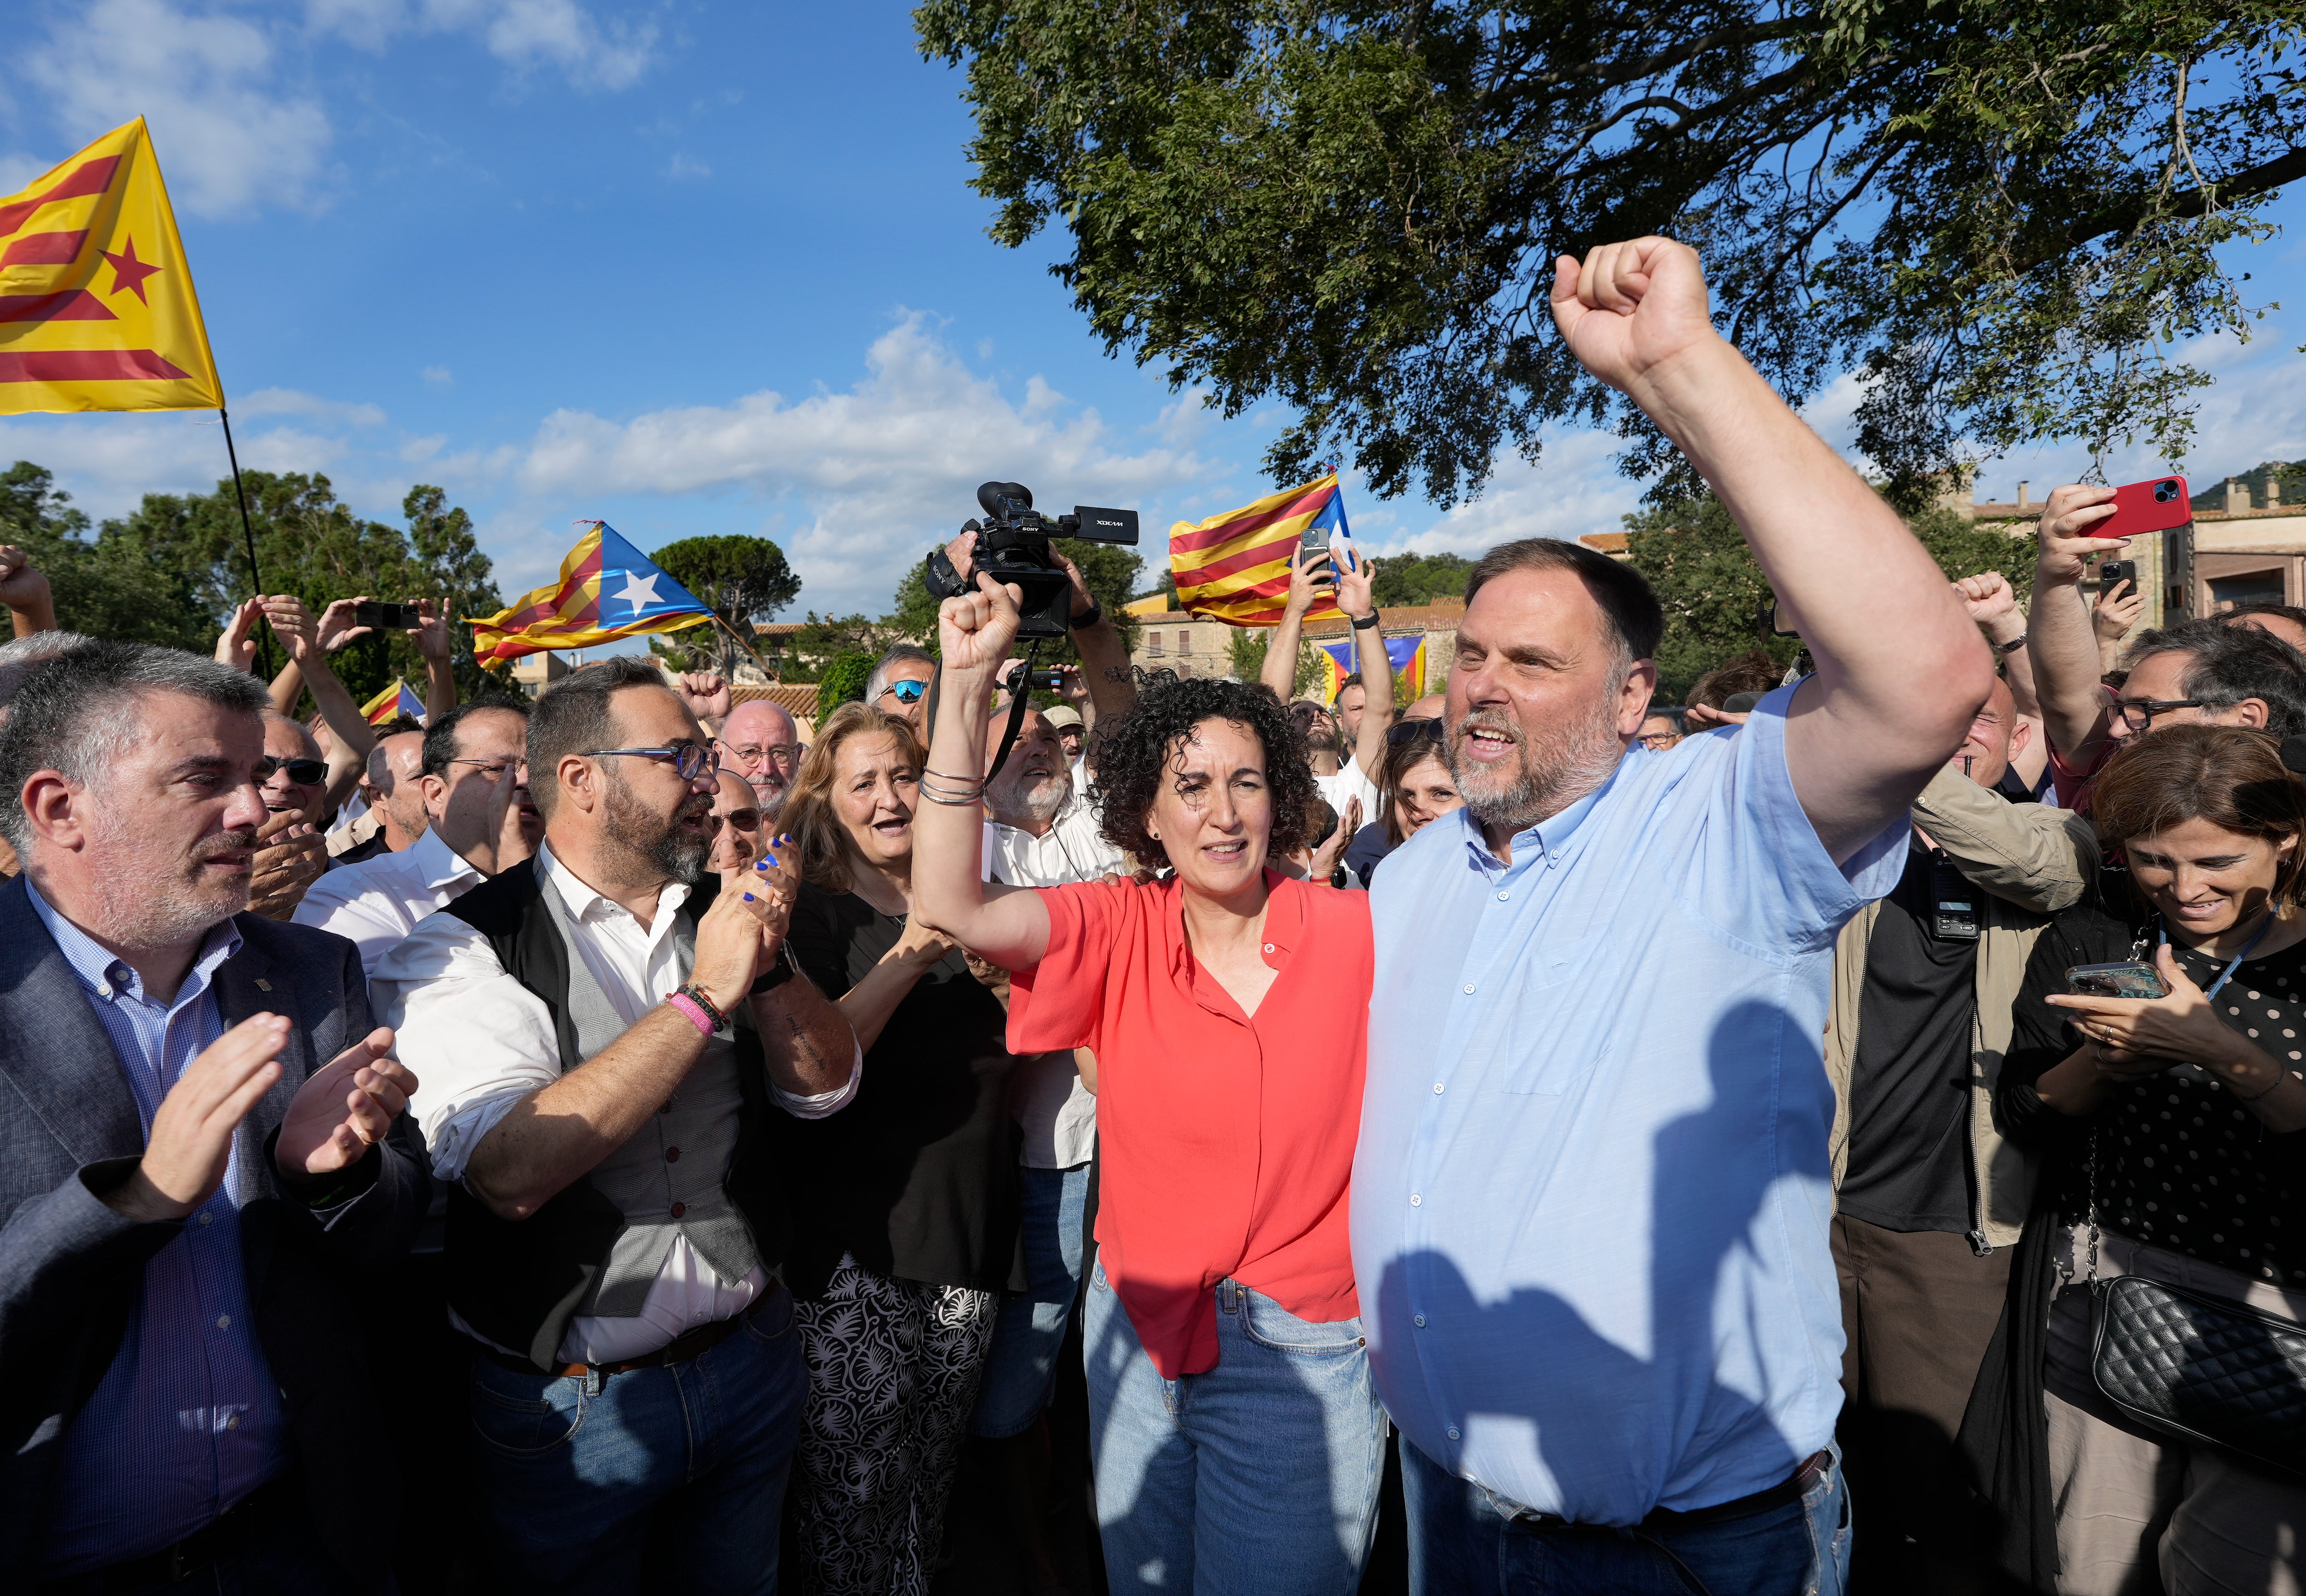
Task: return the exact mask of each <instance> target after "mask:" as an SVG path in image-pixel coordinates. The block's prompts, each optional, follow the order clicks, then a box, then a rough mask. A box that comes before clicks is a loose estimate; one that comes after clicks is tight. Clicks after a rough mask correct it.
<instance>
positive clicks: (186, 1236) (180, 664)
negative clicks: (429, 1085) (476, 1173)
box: [0, 643, 428, 1596]
mask: <svg viewBox="0 0 2306 1596" xmlns="http://www.w3.org/2000/svg"><path fill="white" fill-rule="evenodd" d="M263 704H264V692H263V688H262V686H261V685H260V683H258V682H256V681H254V680H253V679H251V678H250V677H248V676H246V675H243V674H242V673H240V672H238V671H235V670H231V669H229V668H227V667H226V666H223V665H219V664H217V663H215V662H214V661H207V660H202V659H199V658H197V657H196V656H193V655H191V654H186V653H178V652H176V651H175V650H171V649H159V648H149V647H144V646H141V645H137V644H115V643H96V644H88V645H86V646H84V647H81V648H79V649H76V650H73V651H72V652H70V653H66V654H64V655H63V656H61V657H60V658H58V659H56V660H55V661H51V662H49V663H47V664H46V665H43V666H41V667H39V668H38V670H35V671H33V672H32V673H31V674H30V676H29V677H28V678H27V679H26V680H25V681H24V683H23V685H22V686H21V687H20V689H19V690H18V691H17V693H16V695H15V696H14V697H13V700H12V702H11V703H10V704H9V705H8V709H7V717H6V720H5V721H4V722H0V833H4V834H5V835H6V837H7V839H8V841H10V842H11V843H12V844H13V847H14V848H15V849H16V852H17V854H18V856H19V857H20V858H21V862H22V866H23V875H21V876H19V877H18V878H16V879H15V880H13V881H12V882H10V883H7V884H6V886H5V887H4V888H0V1368H4V1369H5V1370H6V1371H7V1373H6V1378H5V1379H4V1380H0V1589H4V1590H7V1591H12V1592H14V1591H25V1592H39V1593H40V1596H99V1593H101V1596H118V1593H123V1592H148V1591H172V1590H177V1589H183V1590H186V1591H190V1590H193V1589H204V1590H216V1589H218V1588H220V1587H221V1588H223V1589H226V1590H232V1591H246V1592H283V1593H284V1596H285V1593H286V1592H295V1593H296V1596H307V1593H312V1592H337V1591H346V1592H379V1591H383V1590H387V1589H389V1585H390V1576H389V1573H387V1572H386V1570H387V1568H388V1566H389V1564H388V1562H387V1558H386V1553H387V1551H388V1550H389V1548H388V1547H387V1546H386V1545H385V1544H384V1542H385V1541H386V1540H387V1538H388V1533H389V1524H390V1523H391V1518H392V1513H391V1504H390V1502H389V1501H387V1500H380V1499H379V1492H380V1490H381V1491H386V1492H389V1489H390V1486H389V1478H390V1475H389V1470H388V1469H386V1468H384V1467H382V1466H380V1454H379V1449H378V1444H377V1442H376V1439H375V1436H376V1428H375V1422H374V1415H373V1414H372V1413H371V1412H370V1411H368V1410H369V1396H368V1393H369V1392H370V1390H371V1389H372V1387H371V1383H370V1380H369V1378H368V1376H367V1372H366V1370H365V1368H364V1366H363V1358H362V1354H361V1352H360V1346H361V1336H360V1326H359V1322H358V1319H357V1317H356V1315H355V1312H354V1307H353V1303H354V1296H353V1294H352V1289H351V1288H352V1286H353V1285H354V1283H355V1282H356V1281H357V1279H358V1276H360V1275H361V1274H363V1273H364V1272H366V1271H369V1270H372V1269H375V1268H378V1267H380V1266H382V1265H384V1264H387V1263H389V1261H391V1260H392V1259H395V1258H397V1257H398V1256H399V1255H400V1254H401V1253H402V1252H404V1251H405V1250H406V1248H407V1246H408V1242H409V1240H410V1238H411V1236H412V1235H413V1234H414V1230H415V1226H416V1223H417V1220H418V1218H419V1217H420V1216H422V1214H423V1211H424V1206H425V1202H426V1199H427V1197H428V1190H427V1176H426V1175H425V1174H424V1173H423V1161H422V1159H421V1158H420V1157H417V1156H413V1154H414V1141H413V1138H412V1137H411V1134H410V1131H409V1130H408V1129H407V1126H406V1122H405V1120H403V1118H402V1115H401V1111H402V1109H403V1108H404V1107H405V1106H406V1102H407V1096H408V1093H409V1092H410V1090H412V1089H413V1088H414V1079H413V1078H412V1077H411V1076H410V1074H409V1073H408V1072H407V1071H405V1070H403V1069H402V1068H401V1067H400V1065H399V1064H398V1063H395V1062H394V1061H393V1060H392V1059H391V1057H390V1056H389V1049H390V1048H391V1046H392V1033H391V1032H390V1031H389V1030H385V1029H380V1028H376V1027H374V1025H373V1024H372V1020H371V1017H370V1013H369V1005H368V994H367V990H366V987H365V986H364V984H363V979H362V975H361V966H360V959H359V956H358V954H357V953H356V952H354V948H353V945H352V943H348V942H346V941H344V940H343V939H341V938H338V937H335V936H330V935H326V934H324V933H321V932H318V931H313V930H311V929H309V928H307V927H304V926H286V925H279V924H276V923H274V922H272V921H269V920H266V919H260V918H258V917H254V916H252V915H250V914H247V913H245V912H243V911H244V910H245V909H246V906H247V902H248V892H249V873H250V866H251V860H252V857H253V854H254V851H255V841H256V835H255V833H256V828H257V826H258V825H259V824H260V823H261V822H262V821H263V819H264V805H263V801H262V798H261V797H260V794H259V792H258V783H259V781H261V780H263V779H264V778H265V777H266V776H268V775H269V774H270V771H269V768H268V764H269V762H268V761H267V760H266V758H265V754H264V733H263V722H262V719H261V714H262V709H263Z"/></svg>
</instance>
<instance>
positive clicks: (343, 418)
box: [233, 388, 384, 427]
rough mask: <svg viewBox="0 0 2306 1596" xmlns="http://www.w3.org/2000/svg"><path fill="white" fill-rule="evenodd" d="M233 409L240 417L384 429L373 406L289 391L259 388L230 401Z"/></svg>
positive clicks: (375, 407) (380, 411) (379, 412)
mask: <svg viewBox="0 0 2306 1596" xmlns="http://www.w3.org/2000/svg"><path fill="white" fill-rule="evenodd" d="M233 408H234V409H235V410H237V411H239V412H240V413H241V414H243V416H248V415H295V416H302V417H303V418H304V419H305V420H307V421H316V422H337V424H339V425H342V426H347V427H380V426H382V425H384V412H383V411H382V410H380V409H379V408H378V407H377V406H376V405H362V404H354V403H348V402H346V401H345V400H341V399H324V398H321V397H320V396H319V395H318V394H308V393H300V392H299V391H297V390H296V389H295V388H259V389H257V391H256V392H254V393H252V394H250V395H248V396H246V397H243V398H240V399H235V400H234V401H233Z"/></svg>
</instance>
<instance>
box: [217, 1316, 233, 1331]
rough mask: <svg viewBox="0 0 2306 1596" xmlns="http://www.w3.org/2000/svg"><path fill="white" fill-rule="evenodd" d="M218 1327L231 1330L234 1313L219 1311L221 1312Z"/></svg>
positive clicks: (218, 1317)
mask: <svg viewBox="0 0 2306 1596" xmlns="http://www.w3.org/2000/svg"><path fill="white" fill-rule="evenodd" d="M217 1328H218V1329H219V1330H229V1329H231V1328H232V1315H230V1314H229V1313H219V1314H218V1315H217Z"/></svg>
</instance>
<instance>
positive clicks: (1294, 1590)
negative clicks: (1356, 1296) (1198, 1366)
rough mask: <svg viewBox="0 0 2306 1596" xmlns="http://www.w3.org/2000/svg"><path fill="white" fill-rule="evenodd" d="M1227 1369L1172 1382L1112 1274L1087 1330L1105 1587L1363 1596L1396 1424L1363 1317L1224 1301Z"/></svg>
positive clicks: (1220, 1323) (1257, 1299) (1230, 1284)
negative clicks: (1324, 1320)
mask: <svg viewBox="0 0 2306 1596" xmlns="http://www.w3.org/2000/svg"><path fill="white" fill-rule="evenodd" d="M1216 1296H1217V1367H1216V1368H1215V1369H1212V1370H1209V1372H1207V1373H1206V1374H1189V1375H1187V1376H1185V1377H1184V1378H1183V1379H1175V1380H1165V1379H1163V1378H1161V1376H1160V1372H1159V1371H1158V1370H1156V1369H1155V1368H1154V1367H1153V1360H1152V1359H1151V1358H1150V1357H1149V1356H1148V1355H1147V1354H1146V1352H1145V1348H1144V1346H1143V1344H1141V1343H1140V1342H1139V1340H1138V1339H1137V1332H1136V1330H1135V1329H1134V1328H1133V1327H1132V1326H1131V1325H1130V1322H1129V1315H1128V1313H1127V1311H1126V1310H1123V1307H1122V1305H1121V1298H1120V1297H1119V1296H1118V1295H1117V1294H1116V1293H1115V1292H1114V1290H1113V1288H1112V1287H1111V1286H1110V1285H1109V1284H1106V1278H1105V1270H1104V1267H1102V1266H1099V1267H1097V1268H1095V1269H1093V1270H1091V1271H1090V1274H1089V1304H1088V1309H1087V1313H1086V1318H1085V1321H1084V1326H1083V1335H1084V1337H1085V1342H1086V1344H1085V1348H1084V1357H1085V1359H1086V1361H1087V1363H1088V1365H1089V1368H1088V1373H1089V1447H1090V1451H1091V1454H1092V1455H1094V1457H1095V1459H1096V1468H1097V1531H1098V1533H1099V1535H1100V1536H1101V1538H1102V1539H1103V1541H1104V1543H1105V1567H1106V1580H1107V1582H1108V1583H1109V1584H1110V1586H1111V1588H1112V1590H1113V1591H1114V1592H1115V1593H1116V1596H1119V1593H1120V1592H1148V1591H1167V1592H1192V1593H1193V1596H1235V1593H1239V1596H1251V1593H1252V1592H1253V1593H1255V1596H1352V1592H1354V1589H1355V1588H1356V1587H1357V1586H1358V1585H1359V1584H1360V1583H1361V1575H1362V1563H1363V1562H1364V1561H1365V1560H1366V1559H1367V1558H1368V1556H1369V1546H1370V1536H1371V1532H1372V1531H1373V1530H1374V1529H1375V1528H1376V1524H1377V1493H1378V1485H1379V1481H1381V1480H1382V1479H1383V1477H1384V1473H1385V1433H1386V1421H1385V1413H1384V1412H1383V1410H1382V1409H1380V1408H1379V1406H1378V1401H1377V1389H1376V1387H1375V1386H1374V1385H1373V1384H1372V1383H1371V1379H1370V1371H1369V1353H1368V1352H1367V1350H1366V1343H1365V1342H1364V1341H1363V1340H1362V1326H1361V1320H1359V1319H1342V1320H1340V1321H1338V1322H1337V1323H1336V1324H1333V1325H1316V1324H1310V1323H1308V1322H1307V1321H1306V1320H1304V1319H1299V1318H1297V1317H1296V1316H1295V1315H1294V1314H1291V1313H1289V1312H1288V1311H1286V1310H1284V1309H1283V1308H1281V1307H1280V1306H1279V1305H1278V1304H1277V1303H1276V1302H1274V1301H1273V1300H1272V1299H1271V1298H1269V1297H1263V1296H1260V1295H1259V1294H1258V1293H1255V1292H1253V1291H1250V1290H1248V1289H1247V1288H1246V1287H1244V1286H1242V1285H1240V1284H1236V1283H1235V1282H1234V1281H1231V1280H1226V1281H1221V1282H1220V1283H1219V1284H1217V1288H1216Z"/></svg>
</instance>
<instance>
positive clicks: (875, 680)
mask: <svg viewBox="0 0 2306 1596" xmlns="http://www.w3.org/2000/svg"><path fill="white" fill-rule="evenodd" d="M913 661H919V662H920V663H921V664H924V665H927V666H928V667H929V668H930V669H932V670H934V669H935V667H936V662H937V657H936V655H935V654H933V653H929V651H928V650H927V649H926V648H920V647H917V646H915V645H914V644H910V643H900V644H897V646H896V647H894V648H893V649H891V650H890V651H889V652H888V653H884V654H883V655H882V656H881V662H880V663H879V664H877V665H875V666H874V667H873V674H872V675H870V676H868V677H867V678H866V679H865V702H866V703H867V704H877V703H879V702H880V699H881V695H882V694H883V693H884V692H886V691H888V688H889V672H890V670H891V669H892V668H893V667H895V666H898V665H904V664H910V663H912V662H913Z"/></svg>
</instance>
